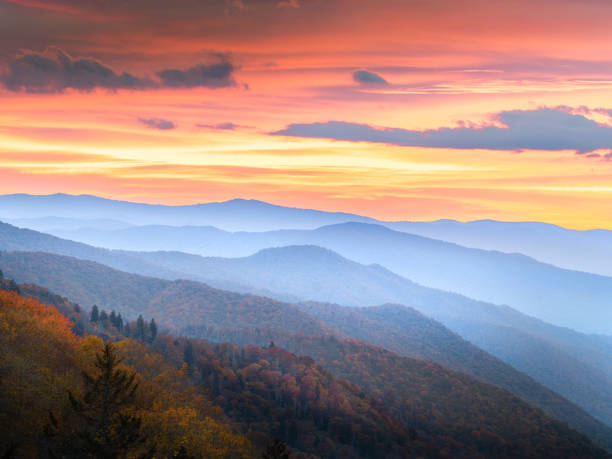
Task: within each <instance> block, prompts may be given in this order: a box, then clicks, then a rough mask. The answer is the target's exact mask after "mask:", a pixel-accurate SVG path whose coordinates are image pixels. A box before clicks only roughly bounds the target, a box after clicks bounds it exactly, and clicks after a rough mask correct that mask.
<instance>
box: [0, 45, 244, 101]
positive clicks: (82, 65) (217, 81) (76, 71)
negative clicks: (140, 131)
mask: <svg viewBox="0 0 612 459" xmlns="http://www.w3.org/2000/svg"><path fill="white" fill-rule="evenodd" d="M235 69H236V67H235V65H234V64H232V62H231V61H230V58H229V56H227V55H224V54H215V55H213V56H212V62H211V63H208V64H200V65H196V66H194V67H191V68H188V69H186V70H178V69H168V70H162V71H161V72H158V73H157V76H158V77H159V80H160V81H153V80H151V79H149V78H140V77H137V76H134V75H132V74H131V73H127V72H123V73H118V72H115V71H114V70H113V69H111V68H110V67H108V66H106V65H104V64H103V63H101V62H100V61H98V60H96V59H93V58H91V57H77V58H74V57H72V56H70V55H69V54H68V53H67V52H65V51H63V50H62V49H60V48H57V47H49V48H47V49H46V50H45V51H43V52H35V51H23V52H21V53H20V54H19V55H18V56H17V57H16V58H15V59H14V60H12V61H11V62H10V63H9V64H8V66H7V68H6V71H5V72H3V73H2V74H0V84H2V85H3V86H4V87H5V88H6V89H7V90H9V91H14V92H17V91H25V92H31V93H57V92H63V91H65V90H67V89H76V90H79V91H92V90H94V89H97V88H102V89H108V90H111V91H112V90H118V89H134V90H142V89H149V88H159V87H169V88H194V87H205V88H211V89H215V88H225V87H229V86H235V85H236V82H235V80H234V77H233V74H234V71H235Z"/></svg>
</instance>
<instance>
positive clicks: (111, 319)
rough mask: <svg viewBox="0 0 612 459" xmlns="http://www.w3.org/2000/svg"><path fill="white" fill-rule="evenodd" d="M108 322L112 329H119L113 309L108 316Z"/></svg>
mask: <svg viewBox="0 0 612 459" xmlns="http://www.w3.org/2000/svg"><path fill="white" fill-rule="evenodd" d="M108 320H110V323H111V324H112V325H113V327H115V328H119V327H117V314H116V313H115V310H114V309H113V310H112V311H111V313H110V314H109V316H108Z"/></svg>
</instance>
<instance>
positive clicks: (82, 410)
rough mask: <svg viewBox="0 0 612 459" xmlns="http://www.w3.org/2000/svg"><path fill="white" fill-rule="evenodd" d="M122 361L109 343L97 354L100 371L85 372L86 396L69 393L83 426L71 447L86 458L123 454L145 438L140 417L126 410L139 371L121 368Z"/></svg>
mask: <svg viewBox="0 0 612 459" xmlns="http://www.w3.org/2000/svg"><path fill="white" fill-rule="evenodd" d="M121 362H122V359H120V358H119V357H118V356H117V354H116V352H115V349H114V348H113V345H112V344H110V343H106V344H105V345H104V349H103V350H102V352H101V353H99V354H97V355H96V362H95V367H96V370H97V374H96V375H94V376H91V375H89V374H88V373H87V372H83V379H84V382H85V393H84V395H83V397H82V398H76V397H75V396H74V395H73V394H72V392H69V399H70V405H71V406H72V409H73V410H74V411H75V412H76V413H77V414H78V415H79V416H80V417H81V419H82V423H81V425H82V429H81V430H80V431H78V432H77V434H76V438H75V439H73V441H72V442H71V447H72V448H76V449H77V450H78V451H80V452H82V454H83V457H94V458H104V459H107V458H118V457H123V455H124V454H125V452H126V451H128V450H130V448H132V447H137V446H138V445H141V444H142V443H144V442H145V440H146V438H145V436H144V435H143V434H142V432H141V430H140V425H141V419H140V417H138V416H135V415H132V414H129V413H127V412H126V409H127V408H129V407H130V406H131V405H132V404H133V401H134V395H135V393H136V389H137V388H138V383H137V382H135V380H134V379H135V376H136V374H135V373H128V372H127V371H126V370H123V369H121V368H120V364H121Z"/></svg>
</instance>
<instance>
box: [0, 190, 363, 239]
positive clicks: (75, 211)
mask: <svg viewBox="0 0 612 459" xmlns="http://www.w3.org/2000/svg"><path fill="white" fill-rule="evenodd" d="M49 216H53V217H63V218H82V219H111V220H119V221H123V222H126V223H129V224H135V225H150V224H168V223H171V224H173V225H177V226H180V225H199V226H202V225H204V226H205V225H214V226H216V227H219V228H223V229H226V230H230V231H232V230H244V229H248V230H250V231H269V230H274V229H278V228H279V225H280V227H285V228H309V229H313V228H317V227H319V226H323V225H329V224H332V223H338V222H345V221H363V222H374V221H375V220H374V219H372V218H368V217H361V216H358V215H354V214H346V213H342V212H336V213H334V212H324V211H318V210H311V209H298V208H291V207H282V206H276V205H273V204H268V203H266V202H263V201H257V200H247V199H232V200H230V201H224V202H211V203H205V204H192V205H185V206H165V205H161V204H143V203H134V202H129V201H115V200H111V199H104V198H99V197H97V196H91V195H78V196H74V195H68V194H63V193H58V194H53V195H44V196H34V195H27V194H13V195H4V196H0V219H24V218H33V217H49ZM245 225H248V228H245Z"/></svg>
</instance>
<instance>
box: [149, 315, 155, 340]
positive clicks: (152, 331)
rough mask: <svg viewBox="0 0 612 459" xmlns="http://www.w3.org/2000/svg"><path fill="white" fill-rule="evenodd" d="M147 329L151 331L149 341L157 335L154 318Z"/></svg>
mask: <svg viewBox="0 0 612 459" xmlns="http://www.w3.org/2000/svg"><path fill="white" fill-rule="evenodd" d="M149 330H150V332H151V342H153V341H155V337H156V336H157V324H156V323H155V319H151V323H150V324H149Z"/></svg>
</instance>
